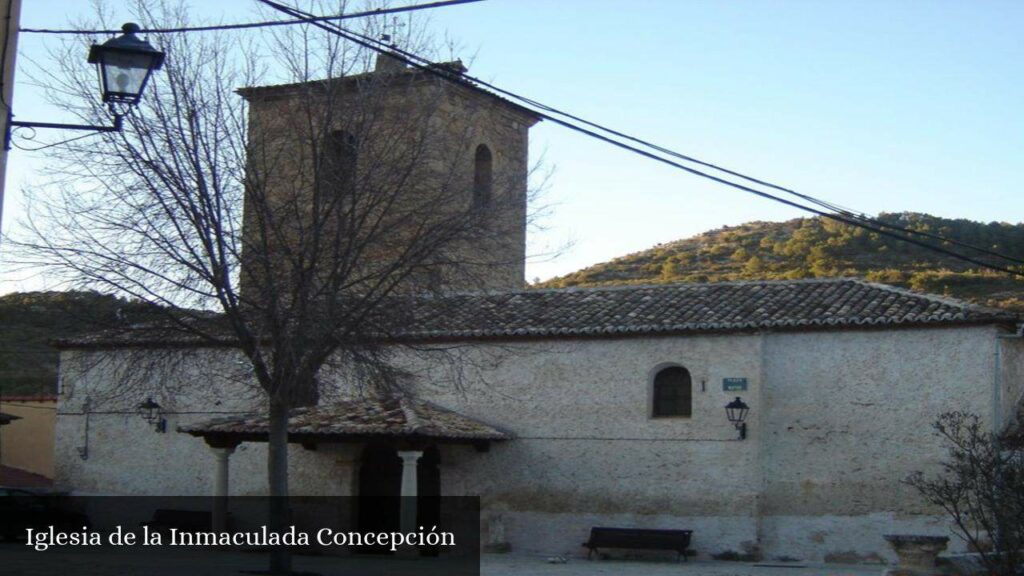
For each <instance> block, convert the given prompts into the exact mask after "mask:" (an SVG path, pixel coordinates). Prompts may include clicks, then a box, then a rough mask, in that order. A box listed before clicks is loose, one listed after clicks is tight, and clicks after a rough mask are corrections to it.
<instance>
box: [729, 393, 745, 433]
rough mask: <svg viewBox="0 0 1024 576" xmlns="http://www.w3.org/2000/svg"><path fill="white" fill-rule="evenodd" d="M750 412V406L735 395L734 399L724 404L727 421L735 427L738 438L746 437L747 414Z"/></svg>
mask: <svg viewBox="0 0 1024 576" xmlns="http://www.w3.org/2000/svg"><path fill="white" fill-rule="evenodd" d="M749 412H750V406H747V404H746V403H745V402H744V401H743V400H742V399H741V398H740V397H739V396H737V397H736V399H735V400H733V401H732V402H729V403H728V404H726V405H725V415H726V416H727V417H728V418H729V422H732V425H733V426H735V427H736V429H737V430H739V432H740V440H744V439H746V437H747V422H746V420H747V414H748V413H749Z"/></svg>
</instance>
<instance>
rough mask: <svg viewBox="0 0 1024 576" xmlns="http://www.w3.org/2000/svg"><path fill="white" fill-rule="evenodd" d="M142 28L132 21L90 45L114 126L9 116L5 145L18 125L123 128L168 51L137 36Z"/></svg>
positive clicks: (60, 127)
mask: <svg viewBox="0 0 1024 576" xmlns="http://www.w3.org/2000/svg"><path fill="white" fill-rule="evenodd" d="M139 30H140V28H139V25H138V24H134V23H131V22H129V23H127V24H125V25H124V26H122V27H121V31H122V32H123V33H122V34H121V35H120V36H118V37H116V38H111V39H110V40H107V41H106V42H104V43H103V44H93V45H92V48H90V49H89V63H90V64H96V65H97V71H98V72H99V79H100V96H101V97H102V99H103V101H104V102H106V103H107V106H108V107H109V108H110V113H111V114H113V116H114V123H113V125H112V126H92V125H83V124H60V123H55V122H21V121H16V120H10V119H9V121H8V123H7V133H6V134H5V135H4V148H5V149H8V150H9V149H10V147H11V130H12V129H14V128H59V129H61V130H88V131H92V132H120V131H121V128H122V126H123V118H124V115H125V114H126V113H127V112H128V109H129V108H131V107H132V106H134V105H136V104H138V103H139V98H141V97H142V91H143V90H145V89H146V83H147V82H148V81H149V77H150V75H152V73H153V71H154V70H159V69H160V68H161V67H162V66H163V64H164V53H163V52H160V51H159V50H157V49H156V48H153V46H151V45H150V44H149V42H146V41H145V40H142V39H141V38H139V37H138V36H136V35H135V34H136V33H137V32H138V31H139Z"/></svg>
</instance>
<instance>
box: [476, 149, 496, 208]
mask: <svg viewBox="0 0 1024 576" xmlns="http://www.w3.org/2000/svg"><path fill="white" fill-rule="evenodd" d="M491 180H492V175H491V150H490V149H489V148H487V146H484V145H483V144H481V145H479V146H477V147H476V158H475V159H474V163H473V206H474V207H476V208H480V207H483V206H487V205H489V204H490V203H491V185H492V184H491Z"/></svg>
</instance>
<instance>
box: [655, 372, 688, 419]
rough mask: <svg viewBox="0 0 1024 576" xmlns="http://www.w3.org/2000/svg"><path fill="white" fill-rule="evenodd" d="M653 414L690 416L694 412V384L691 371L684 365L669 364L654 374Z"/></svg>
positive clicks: (658, 415) (660, 415)
mask: <svg viewBox="0 0 1024 576" xmlns="http://www.w3.org/2000/svg"><path fill="white" fill-rule="evenodd" d="M652 395H653V402H652V412H651V415H652V416H653V417H655V418H661V417H666V416H685V417H689V416H690V415H691V414H692V413H693V386H692V383H691V381H690V371H689V370H687V369H686V368H683V367H682V366H669V367H668V368H663V369H662V370H660V371H658V373H657V374H655V376H654V389H653V391H652Z"/></svg>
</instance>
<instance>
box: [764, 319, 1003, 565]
mask: <svg viewBox="0 0 1024 576" xmlns="http://www.w3.org/2000/svg"><path fill="white" fill-rule="evenodd" d="M996 334H997V332H996V330H995V328H992V327H976V328H959V329H919V330H885V331H883V330H878V331H845V332H829V333H791V334H775V335H772V336H771V337H769V338H768V339H767V340H766V344H765V380H766V383H765V386H764V393H765V407H766V413H765V414H764V418H763V422H764V428H763V430H761V431H760V433H761V434H762V435H763V436H762V437H763V440H764V450H765V454H764V458H763V460H762V463H763V466H764V505H763V508H762V511H763V514H764V516H765V537H764V543H765V549H766V551H768V552H769V553H773V554H783V555H788V556H793V557H798V558H805V559H813V560H824V559H826V557H829V556H830V555H833V556H837V555H841V556H845V557H847V558H851V559H854V558H857V557H861V559H863V560H872V559H874V558H876V557H878V556H881V557H883V558H886V559H891V558H892V556H891V554H890V552H889V550H888V547H887V546H886V545H885V543H884V541H883V540H882V538H881V536H882V534H883V533H891V532H904V533H905V532H911V533H921V532H922V531H925V533H933V534H934V533H946V532H947V528H946V525H945V523H944V522H940V521H939V520H941V519H942V517H941V513H940V512H939V511H937V510H935V509H933V508H930V507H928V506H926V505H925V504H924V503H922V502H921V501H920V500H919V499H918V498H917V497H916V494H915V493H914V491H913V489H911V488H910V487H908V486H905V485H903V484H902V483H901V480H903V479H904V478H906V477H907V476H908V475H909V474H911V473H912V472H914V471H917V470H927V471H932V472H934V471H937V467H936V464H937V463H938V461H939V460H940V459H941V458H942V457H943V456H944V455H945V448H944V447H943V446H942V444H941V442H940V441H939V439H938V438H937V437H936V436H935V434H934V432H933V430H932V428H931V426H932V423H933V422H934V421H935V420H936V418H937V417H938V416H939V414H941V413H943V412H947V411H952V410H962V411H967V412H971V413H974V414H977V415H979V416H981V417H982V418H984V419H986V420H990V419H991V415H992V400H991V399H992V387H993V383H994V381H993V376H994V355H993V354H994V346H995V342H996ZM951 545H952V546H953V547H957V546H960V544H959V542H958V541H957V540H956V539H954V540H953V542H951Z"/></svg>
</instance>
